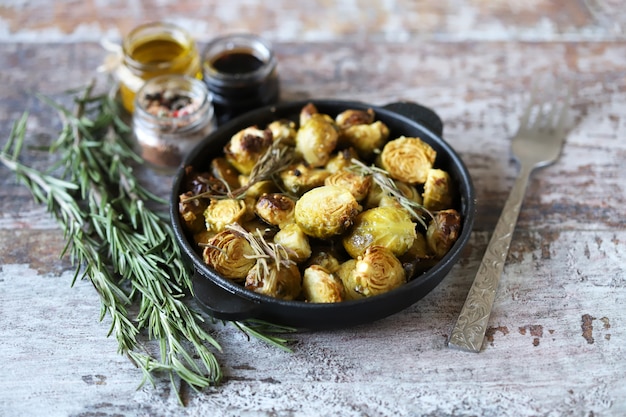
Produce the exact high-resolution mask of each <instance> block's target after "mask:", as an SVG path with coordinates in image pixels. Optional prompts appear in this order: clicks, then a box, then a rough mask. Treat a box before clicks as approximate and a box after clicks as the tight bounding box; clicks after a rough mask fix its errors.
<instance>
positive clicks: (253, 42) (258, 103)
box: [202, 34, 280, 124]
mask: <svg viewBox="0 0 626 417" xmlns="http://www.w3.org/2000/svg"><path fill="white" fill-rule="evenodd" d="M276 67H277V60H276V56H275V54H274V51H273V49H272V46H271V45H270V43H269V42H267V41H265V40H264V39H262V38H260V37H259V36H256V35H252V34H234V35H226V36H223V37H219V38H216V39H214V40H213V41H211V42H210V43H209V44H208V45H207V46H206V49H205V50H204V52H203V55H202V73H203V79H204V82H205V83H206V85H207V86H208V87H209V91H210V92H211V95H212V96H213V106H214V108H215V115H216V116H217V120H218V123H219V124H221V123H224V122H226V121H228V120H230V119H232V118H233V117H235V116H238V115H240V114H242V113H245V112H247V111H250V110H253V109H255V108H258V107H262V106H265V105H268V104H275V103H276V102H278V100H279V96H280V88H279V82H278V72H277V69H276Z"/></svg>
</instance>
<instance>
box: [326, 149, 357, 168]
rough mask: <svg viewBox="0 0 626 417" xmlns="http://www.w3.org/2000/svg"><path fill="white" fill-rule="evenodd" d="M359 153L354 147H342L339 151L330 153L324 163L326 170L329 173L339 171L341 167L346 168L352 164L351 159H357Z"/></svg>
mask: <svg viewBox="0 0 626 417" xmlns="http://www.w3.org/2000/svg"><path fill="white" fill-rule="evenodd" d="M358 157H359V155H358V154H357V153H356V151H355V150H354V148H346V149H342V150H340V151H339V152H337V153H335V154H333V155H331V157H330V159H329V160H328V162H327V163H326V166H325V168H326V170H327V171H329V172H330V173H331V174H334V173H336V172H337V171H341V170H342V169H346V168H349V167H351V166H352V164H353V162H352V160H353V159H357V158H358Z"/></svg>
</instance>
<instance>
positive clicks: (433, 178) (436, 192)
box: [424, 169, 452, 211]
mask: <svg viewBox="0 0 626 417" xmlns="http://www.w3.org/2000/svg"><path fill="white" fill-rule="evenodd" d="M451 188H452V180H451V179H450V175H448V173H447V172H446V171H443V170H441V169H430V170H428V175H427V176H426V183H424V207H426V209H427V210H431V211H437V210H445V209H448V208H450V207H451V206H452V189H451Z"/></svg>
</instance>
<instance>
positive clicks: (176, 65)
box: [117, 22, 202, 113]
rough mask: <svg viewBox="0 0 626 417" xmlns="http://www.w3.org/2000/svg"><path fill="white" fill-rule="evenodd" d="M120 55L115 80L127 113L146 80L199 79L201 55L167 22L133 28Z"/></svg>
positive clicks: (179, 31) (193, 44) (131, 110)
mask: <svg viewBox="0 0 626 417" xmlns="http://www.w3.org/2000/svg"><path fill="white" fill-rule="evenodd" d="M122 54H123V59H122V64H121V65H120V67H119V68H118V70H117V78H118V81H119V84H120V97H121V100H122V104H123V106H124V108H125V109H126V110H128V111H129V112H130V113H132V112H133V109H134V99H135V94H136V93H137V91H139V89H140V88H141V86H142V85H143V84H144V82H145V81H146V80H148V79H150V78H154V77H157V76H159V75H164V74H181V75H189V76H192V77H197V78H200V77H201V76H202V70H201V68H200V54H199V53H198V49H197V48H196V44H195V42H194V40H193V38H192V37H191V36H190V35H189V34H188V33H187V32H186V31H185V30H183V29H181V28H179V27H178V26H176V25H173V24H170V23H163V22H155V23H148V24H145V25H141V26H138V27H136V28H135V29H133V30H132V31H131V32H130V33H129V34H128V36H126V37H125V38H124V40H123V42H122Z"/></svg>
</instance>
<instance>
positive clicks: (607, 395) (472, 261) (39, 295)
mask: <svg viewBox="0 0 626 417" xmlns="http://www.w3.org/2000/svg"><path fill="white" fill-rule="evenodd" d="M250 3H251V2H246V1H238V0H230V1H228V2H219V1H211V2H192V1H177V2H160V3H159V4H160V5H159V6H154V7H153V6H149V5H148V4H147V3H146V4H144V2H112V1H107V2H94V1H86V2H76V3H71V4H70V3H69V2H68V3H67V4H64V3H63V2H54V3H52V2H44V1H34V2H12V3H9V4H5V5H1V6H0V17H1V19H0V22H1V23H2V26H0V27H2V29H1V30H0V41H1V43H0V68H2V72H1V73H0V82H1V85H2V95H1V96H0V121H1V123H0V138H1V139H0V144H4V143H5V141H6V137H7V136H8V132H9V130H10V126H11V123H12V121H13V120H15V119H16V118H17V117H19V116H20V115H21V112H22V111H23V110H25V109H28V110H29V111H30V113H31V118H30V121H29V129H30V130H29V131H30V135H29V143H31V144H43V143H48V142H49V140H50V139H51V138H52V137H54V135H55V133H56V129H57V128H58V127H59V124H58V121H57V119H56V116H55V113H54V111H52V110H51V109H49V108H47V107H46V106H45V105H43V104H41V102H39V101H37V100H36V99H34V98H33V96H32V93H33V92H43V93H46V94H49V95H51V96H53V97H60V96H61V92H62V91H63V90H66V89H69V88H73V87H76V86H79V85H82V84H84V83H85V82H86V80H88V79H89V78H90V77H92V76H93V75H94V74H95V68H97V67H98V65H99V64H100V63H101V62H102V60H103V58H104V55H105V53H104V51H103V50H102V49H101V47H100V46H99V44H98V41H99V39H100V37H101V36H110V37H111V38H116V37H119V36H120V34H123V33H125V32H126V31H127V30H129V29H130V28H131V27H133V26H135V25H136V24H139V23H142V22H144V21H147V20H155V19H165V18H168V19H170V20H173V21H175V22H177V23H179V24H182V25H184V26H186V27H188V28H189V29H190V31H192V32H193V33H194V35H196V37H197V38H198V39H199V40H200V41H201V42H203V41H206V40H208V39H210V38H211V37H213V36H215V35H218V34H222V33H225V32H232V31H241V30H245V31H253V32H256V33H259V34H261V35H263V36H266V37H267V38H269V39H270V40H272V41H274V42H275V48H276V51H277V54H278V58H279V62H280V64H279V65H280V75H281V80H282V83H283V89H284V99H286V100H289V99H295V98H303V97H314V98H341V99H355V100H363V101H367V102H371V103H374V104H384V103H388V102H392V101H396V100H404V99H409V100H415V101H418V102H421V103H423V104H426V105H428V106H430V107H432V108H434V109H435V110H436V111H437V112H438V113H439V114H440V115H441V117H442V118H443V120H444V121H445V132H444V136H445V137H446V139H447V140H448V141H449V142H450V143H451V144H452V145H453V146H454V147H455V148H456V149H457V150H458V151H459V153H460V154H461V156H462V157H463V159H464V161H465V162H466V164H467V165H468V167H469V170H470V172H471V174H472V176H473V179H474V184H475V187H476V191H477V199H478V218H477V221H476V225H475V229H474V233H473V235H472V239H471V241H470V244H469V246H468V248H467V250H466V252H465V254H464V257H463V258H462V260H461V262H460V263H459V264H458V265H457V266H456V267H455V268H454V269H453V270H452V272H451V273H450V274H449V276H448V277H446V279H445V280H444V281H443V282H442V284H441V285H439V286H438V287H437V288H436V289H435V290H434V291H433V292H432V293H430V294H429V295H428V296H427V297H426V298H424V299H423V300H421V301H420V302H418V303H417V304H415V305H414V306H412V307H410V308H409V309H407V310H406V311H403V312H401V313H398V314H396V315H394V316H392V317H389V318H387V319H385V320H382V321H379V322H376V323H372V324H370V325H364V326H360V327H357V328H352V329H345V330H339V331H333V332H316V333H305V334H299V335H297V336H296V339H297V341H298V343H297V344H296V345H295V347H294V353H285V352H282V351H278V350H276V349H274V348H271V347H268V346H265V345H264V344H262V343H260V342H257V341H247V340H246V339H245V338H244V337H243V335H242V334H241V333H240V332H238V331H237V330H235V329H233V328H231V327H222V326H221V325H220V326H216V327H215V329H214V330H213V331H214V333H215V336H216V338H217V339H218V340H219V341H220V342H221V343H222V345H223V347H224V353H219V354H218V357H219V359H220V361H221V363H222V365H223V368H224V373H225V375H226V377H225V381H224V384H223V385H221V386H219V387H215V388H211V389H208V390H206V391H204V392H202V393H195V392H193V391H192V392H186V393H185V394H186V395H185V398H186V402H187V407H186V408H181V407H180V406H179V405H178V403H177V401H176V398H175V396H174V395H173V393H172V392H171V391H170V386H169V382H168V381H159V383H158V384H157V386H156V387H152V386H146V387H142V388H141V389H139V390H137V386H138V384H139V382H140V380H141V374H140V372H139V371H138V370H136V369H135V368H133V367H132V365H131V364H130V362H128V360H127V359H126V358H124V357H123V356H120V355H118V354H117V353H116V349H117V345H116V342H115V341H114V340H112V339H110V338H107V337H106V333H107V331H108V320H107V319H105V320H104V322H102V323H101V322H98V316H99V301H98V299H97V296H96V294H95V292H94V290H93V289H92V288H91V287H90V285H89V284H88V283H87V282H79V283H77V284H76V285H75V287H74V288H70V282H71V279H72V271H73V269H72V267H71V265H69V262H68V261H67V260H65V259H59V258H58V254H59V252H60V250H61V248H62V246H63V236H62V234H61V232H60V230H59V229H58V228H57V226H56V224H55V223H54V221H53V220H51V219H50V218H49V217H48V216H47V215H46V214H45V211H44V209H43V208H42V207H41V206H38V205H36V204H34V203H33V202H32V201H31V197H30V196H29V194H28V191H27V190H26V189H25V188H24V187H23V186H20V185H17V184H16V183H15V181H14V178H13V176H12V175H11V174H9V172H8V171H7V170H6V169H5V168H3V167H1V168H0V181H1V184H2V185H1V187H0V358H2V372H1V373H0V415H2V416H5V415H6V416H40V415H41V416H43V415H46V416H70V415H71V416H96V415H104V416H108V415H137V416H169V415H188V416H200V415H220V416H222V415H223V416H307V415H315V416H334V415H341V416H421V415H424V416H446V415H449V416H477V415H481V416H560V415H572V416H621V415H625V414H626V362H625V361H624V346H625V342H626V334H625V329H626V313H625V312H624V307H623V306H624V305H625V304H626V255H625V252H624V249H623V247H624V242H625V241H626V208H625V207H626V191H625V186H624V178H625V177H626V164H625V163H626V139H625V137H626V117H625V114H626V39H625V37H624V28H625V27H626V16H625V14H624V13H625V12H624V10H626V8H625V7H624V4H623V2H620V1H608V0H606V1H600V0H594V1H591V0H589V1H581V2H566V3H564V4H562V3H561V2H548V1H540V0H539V1H533V2H523V3H524V4H523V5H522V4H520V3H522V2H512V1H511V2H504V1H497V2H472V1H461V0H457V1H452V0H450V1H443V2H437V3H432V2H428V4H426V2H411V1H399V2H391V3H389V2H367V7H365V6H363V7H360V8H359V7H356V6H354V5H353V2H347V1H346V2H343V1H338V2H322V1H319V2H304V3H303V2H289V1H282V0H281V1H277V2H265V3H258V4H256V3H255V4H250ZM354 3H356V2H354ZM363 3H366V2H363ZM201 4H202V5H201ZM266 4H269V6H268V5H266ZM557 4H558V5H557ZM296 5H297V6H296ZM542 74H553V75H556V76H559V77H561V78H563V79H565V80H566V81H568V82H570V83H571V84H573V85H574V86H575V87H576V90H575V94H574V97H573V99H572V102H573V116H574V125H573V128H572V130H571V131H570V133H569V135H568V138H567V141H566V145H565V147H564V149H563V154H562V157H561V159H560V160H559V161H558V162H557V163H556V164H555V165H553V166H551V167H548V168H546V169H544V170H542V171H540V172H538V173H537V174H536V175H535V176H534V177H533V178H532V180H531V183H530V187H529V190H528V193H527V197H526V200H525V202H524V206H523V208H522V212H521V215H520V221H519V224H518V227H517V230H516V232H515V235H514V237H513V244H512V248H511V251H510V254H509V256H508V260H507V265H506V268H505V271H504V275H503V277H502V281H501V286H500V289H499V292H498V295H497V298H496V303H495V306H494V311H493V315H492V317H491V320H490V328H489V331H488V334H487V340H486V341H485V344H484V347H483V351H482V352H481V353H479V354H468V353H463V352H457V351H453V350H450V349H448V348H447V347H446V345H445V342H446V338H447V336H448V334H449V331H450V329H451V327H452V325H453V323H454V320H455V319H456V316H457V315H458V313H459V311H460V309H461V306H462V304H463V301H464V298H465V295H466V294H467V291H468V289H469V287H470V285H471V281H472V278H473V274H474V273H475V272H476V270H477V269H478V263H479V262H480V258H481V256H482V253H483V251H484V250H485V247H486V244H487V241H488V238H489V236H490V233H491V230H492V229H493V226H494V225H495V222H496V220H497V216H498V215H499V212H500V210H501V208H502V206H503V204H504V200H505V198H506V196H507V194H508V191H509V189H510V186H511V184H512V182H513V179H514V176H515V173H516V168H515V165H514V164H513V163H512V162H511V160H510V153H509V146H508V141H507V139H508V138H510V137H511V135H512V134H513V132H514V131H515V128H516V126H517V120H518V116H519V114H520V113H521V110H522V108H523V105H524V100H525V98H526V95H527V90H528V86H529V85H530V84H531V81H532V80H533V79H534V78H536V77H538V76H540V75H542ZM100 78H102V77H101V76H100ZM53 159H54V156H47V155H37V156H33V154H32V153H29V154H28V156H27V158H26V160H25V161H26V162H28V163H31V164H33V165H35V166H36V167H45V166H47V165H48V163H49V162H50V161H51V160H53ZM144 176H145V178H146V180H147V181H148V182H149V183H150V184H152V186H153V187H154V189H155V190H157V191H158V192H160V193H162V194H163V195H166V194H167V193H168V183H169V181H168V179H167V178H163V177H157V176H155V175H154V174H152V173H150V172H148V171H146V172H144Z"/></svg>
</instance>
